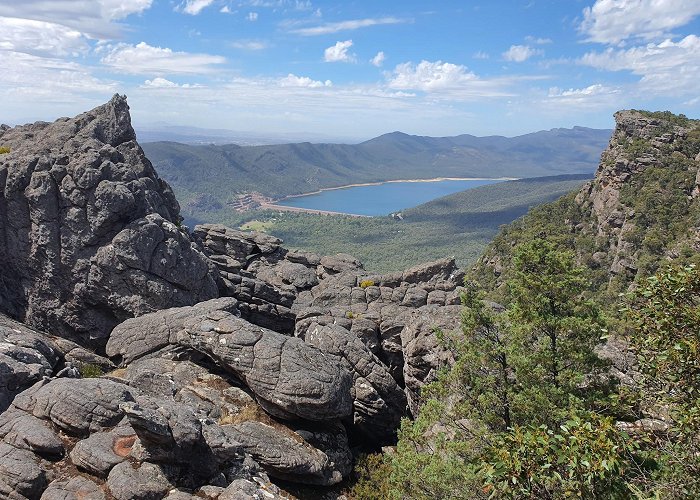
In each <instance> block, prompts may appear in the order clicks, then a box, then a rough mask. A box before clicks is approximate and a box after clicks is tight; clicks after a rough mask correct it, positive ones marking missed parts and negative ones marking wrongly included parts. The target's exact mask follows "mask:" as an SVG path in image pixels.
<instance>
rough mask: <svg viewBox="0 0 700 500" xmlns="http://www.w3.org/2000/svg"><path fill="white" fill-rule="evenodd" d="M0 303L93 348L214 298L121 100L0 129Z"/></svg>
mask: <svg viewBox="0 0 700 500" xmlns="http://www.w3.org/2000/svg"><path fill="white" fill-rule="evenodd" d="M0 141H2V144H3V145H5V146H7V147H9V148H10V150H11V152H10V153H8V154H3V155H0V193H1V196H0V267H1V268H2V270H3V276H2V278H3V279H2V280H0V302H1V303H2V304H3V310H4V312H6V313H9V314H10V315H12V316H14V317H16V318H18V319H21V320H23V321H24V322H25V323H27V324H29V325H31V326H34V327H38V328H40V329H43V330H49V331H51V332H52V333H54V334H57V335H59V336H63V337H66V338H69V339H71V340H75V341H77V342H78V343H79V344H81V345H82V346H90V347H92V348H97V349H101V348H102V347H104V343H105V342H106V340H107V336H108V335H109V332H110V331H111V330H112V328H113V327H114V326H116V325H117V324H118V323H120V322H121V321H123V320H125V319H127V318H129V317H132V316H136V315H139V314H143V313H145V312H149V311H153V310H157V309H162V308H165V307H169V306H177V305H188V304H194V303H196V302H200V301H202V300H206V299H209V298H213V297H215V296H216V295H217V288H216V284H215V279H214V276H215V270H214V269H213V267H212V266H211V263H210V262H209V260H208V259H207V258H206V257H205V256H204V255H203V254H202V253H201V252H200V251H199V249H197V248H196V247H195V246H194V245H192V242H191V240H190V238H189V236H188V235H187V234H186V233H185V232H183V230H181V229H180V228H179V227H178V224H179V223H180V215H179V206H178V204H177V201H176V200H175V197H174V196H173V193H172V191H171V189H170V188H169V187H168V185H167V184H166V183H165V182H164V181H162V180H161V179H160V178H159V177H158V175H157V174H156V172H155V171H154V170H153V167H152V165H151V163H150V162H149V161H148V159H146V157H145V156H144V153H143V151H142V150H141V148H140V146H139V145H138V143H137V142H136V136H135V134H134V130H133V128H132V127H131V122H130V116H129V107H128V105H127V103H126V99H125V98H124V97H123V96H119V95H115V96H114V97H113V98H112V100H111V101H109V102H108V103H107V104H104V105H102V106H100V107H97V108H95V109H93V110H92V111H89V112H87V113H83V114H81V115H79V116H77V117H75V118H72V119H68V118H63V119H60V120H58V121H56V122H54V123H44V122H39V123H35V124H32V125H24V126H20V127H15V128H11V129H2V130H0Z"/></svg>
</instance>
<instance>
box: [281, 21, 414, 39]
mask: <svg viewBox="0 0 700 500" xmlns="http://www.w3.org/2000/svg"><path fill="white" fill-rule="evenodd" d="M406 22H408V21H407V20H406V19H399V18H397V17H379V18H368V19H352V20H349V21H340V22H337V23H326V24H323V25H321V26H313V27H311V28H299V29H295V30H292V31H291V32H292V33H294V34H297V35H302V36H315V35H328V34H330V33H338V32H339V31H351V30H356V29H360V28H366V27H368V26H377V25H381V24H400V23H406Z"/></svg>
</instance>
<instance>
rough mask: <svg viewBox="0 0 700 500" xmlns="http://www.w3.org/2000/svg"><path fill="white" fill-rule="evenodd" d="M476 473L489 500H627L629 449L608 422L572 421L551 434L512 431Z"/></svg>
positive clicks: (522, 429) (500, 439)
mask: <svg viewBox="0 0 700 500" xmlns="http://www.w3.org/2000/svg"><path fill="white" fill-rule="evenodd" d="M495 441H496V444H495V445H494V446H493V447H492V448H491V449H490V450H489V452H488V454H487V456H488V461H487V462H486V463H485V464H484V466H483V467H482V469H481V473H482V474H483V476H484V480H485V485H486V490H487V491H488V492H489V493H490V494H491V498H523V499H525V498H630V496H631V495H630V493H631V492H630V490H629V489H628V486H627V481H626V478H625V475H626V473H627V471H628V470H629V469H631V465H632V461H631V460H630V457H631V454H630V451H632V449H633V448H632V447H630V446H629V445H628V444H627V442H626V436H625V435H624V434H623V433H621V432H620V431H618V430H617V429H616V428H615V425H614V424H613V421H612V419H610V418H605V417H600V416H598V415H596V414H594V413H588V414H586V415H584V416H583V418H582V417H581V416H579V415H574V416H572V417H571V418H570V419H569V420H567V421H566V422H565V423H564V424H562V425H561V426H560V428H559V429H558V430H557V431H556V432H555V431H553V430H552V429H550V428H548V427H547V426H544V425H541V426H539V427H535V426H525V427H521V426H515V428H513V429H511V430H510V431H509V432H507V433H505V434H503V435H501V436H499V437H498V438H497V439H496V440H495Z"/></svg>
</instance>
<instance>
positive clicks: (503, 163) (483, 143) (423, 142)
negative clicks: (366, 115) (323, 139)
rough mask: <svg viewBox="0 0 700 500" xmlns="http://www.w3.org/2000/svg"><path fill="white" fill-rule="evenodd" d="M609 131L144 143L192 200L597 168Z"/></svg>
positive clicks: (155, 162) (174, 184)
mask: <svg viewBox="0 0 700 500" xmlns="http://www.w3.org/2000/svg"><path fill="white" fill-rule="evenodd" d="M610 133H611V131H610V130H599V129H590V128H585V127H574V128H572V129H553V130H548V131H540V132H534V133H531V134H526V135H521V136H518V137H511V138H509V137H501V136H489V137H476V136H472V135H459V136H455V137H425V136H413V135H408V134H404V133H402V132H392V133H389V134H384V135H382V136H379V137H376V138H374V139H370V140H368V141H365V142H362V143H360V144H312V143H309V142H303V143H295V144H279V145H272V146H239V145H235V144H229V145H206V146H192V145H186V144H180V143H175V142H154V143H145V144H143V148H144V150H145V152H146V154H147V156H148V158H149V159H150V160H151V161H152V162H153V165H154V166H155V167H156V168H157V170H158V172H159V173H160V174H161V176H162V177H163V178H164V179H166V180H167V181H168V182H169V183H170V185H171V186H172V187H173V189H174V190H175V192H176V193H177V195H178V198H179V199H180V200H181V201H182V202H184V204H187V202H188V201H190V200H192V199H193V198H195V197H197V196H198V195H202V194H206V195H207V196H209V197H212V198H215V199H216V200H218V201H219V202H226V201H229V200H231V199H232V198H233V197H235V196H236V195H237V194H240V193H246V192H259V193H261V194H263V195H265V196H268V197H270V198H274V199H278V198H282V197H284V196H288V195H293V194H301V193H308V192H312V191H316V190H318V189H320V188H326V187H336V186H343V185H348V184H353V183H358V182H380V181H386V180H396V179H430V178H436V177H490V178H495V177H519V178H524V177H540V176H548V175H560V174H582V173H592V172H593V171H594V170H595V168H596V166H597V164H598V160H599V157H600V151H602V150H603V149H604V148H605V146H606V144H607V142H608V139H609V137H610Z"/></svg>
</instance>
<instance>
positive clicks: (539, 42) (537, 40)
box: [525, 35, 552, 45]
mask: <svg viewBox="0 0 700 500" xmlns="http://www.w3.org/2000/svg"><path fill="white" fill-rule="evenodd" d="M525 41H526V42H527V43H534V44H535V45H547V44H550V43H552V39H551V38H537V37H534V36H530V35H528V36H526V37H525Z"/></svg>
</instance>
